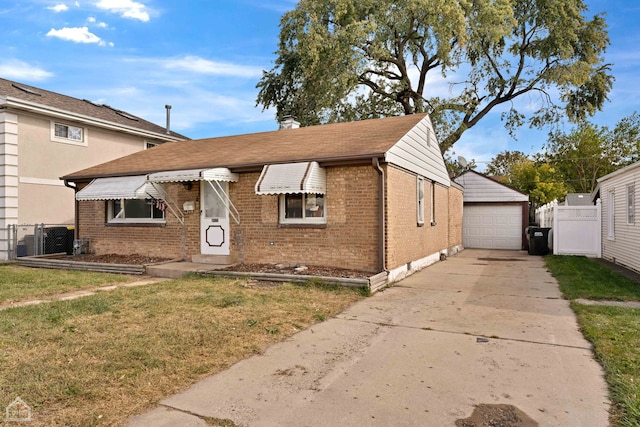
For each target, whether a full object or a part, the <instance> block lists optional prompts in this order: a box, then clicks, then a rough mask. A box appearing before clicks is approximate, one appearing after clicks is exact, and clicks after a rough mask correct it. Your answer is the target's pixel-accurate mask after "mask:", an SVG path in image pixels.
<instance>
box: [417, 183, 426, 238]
mask: <svg viewBox="0 0 640 427" xmlns="http://www.w3.org/2000/svg"><path fill="white" fill-rule="evenodd" d="M416 208H417V211H416V221H417V223H418V227H422V226H423V225H424V179H423V178H420V177H419V176H418V177H416Z"/></svg>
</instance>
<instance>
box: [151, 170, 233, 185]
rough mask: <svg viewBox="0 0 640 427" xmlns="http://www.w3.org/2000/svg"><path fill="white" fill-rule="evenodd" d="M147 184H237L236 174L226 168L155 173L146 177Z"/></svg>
mask: <svg viewBox="0 0 640 427" xmlns="http://www.w3.org/2000/svg"><path fill="white" fill-rule="evenodd" d="M147 181H149V182H185V181H228V182H237V181H238V174H237V173H233V172H231V171H230V170H229V169H227V168H213V169H185V170H179V171H166V172H156V173H152V174H149V175H148V176H147Z"/></svg>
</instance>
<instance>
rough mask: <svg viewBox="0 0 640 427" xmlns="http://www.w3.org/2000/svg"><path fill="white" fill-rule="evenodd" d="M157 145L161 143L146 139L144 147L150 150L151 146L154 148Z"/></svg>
mask: <svg viewBox="0 0 640 427" xmlns="http://www.w3.org/2000/svg"><path fill="white" fill-rule="evenodd" d="M157 145H159V144H156V143H155V142H149V141H145V142H144V149H145V150H148V149H149V148H153V147H155V146H157Z"/></svg>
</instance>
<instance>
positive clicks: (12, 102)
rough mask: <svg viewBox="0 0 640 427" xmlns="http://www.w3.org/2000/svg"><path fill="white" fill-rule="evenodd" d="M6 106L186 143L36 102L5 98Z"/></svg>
mask: <svg viewBox="0 0 640 427" xmlns="http://www.w3.org/2000/svg"><path fill="white" fill-rule="evenodd" d="M4 101H5V102H4V106H5V108H7V107H13V108H17V109H20V110H25V111H31V112H34V113H39V114H45V115H48V116H51V117H56V118H59V119H66V120H72V121H75V122H79V123H83V124H86V125H93V126H96V125H97V126H100V127H103V128H106V129H111V130H116V131H120V132H126V133H129V134H133V135H137V136H142V137H146V138H154V139H159V140H161V141H172V142H179V141H184V140H185V139H184V138H178V137H175V136H170V135H167V134H163V133H158V132H153V131H148V130H144V129H140V128H137V127H134V126H126V125H121V124H118V123H114V122H110V121H108V120H103V119H98V118H95V117H90V116H86V115H84V114H78V113H73V112H70V111H66V110H60V109H58V108H54V107H49V106H46V105H42V104H38V103H35V102H30V101H25V100H24V99H19V98H13V97H9V96H8V97H6V98H4Z"/></svg>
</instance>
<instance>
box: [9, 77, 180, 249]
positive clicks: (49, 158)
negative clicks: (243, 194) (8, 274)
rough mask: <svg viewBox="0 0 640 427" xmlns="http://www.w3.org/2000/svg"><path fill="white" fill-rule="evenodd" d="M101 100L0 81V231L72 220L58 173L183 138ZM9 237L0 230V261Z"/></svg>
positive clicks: (70, 197) (70, 199)
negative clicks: (26, 225) (8, 227)
mask: <svg viewBox="0 0 640 427" xmlns="http://www.w3.org/2000/svg"><path fill="white" fill-rule="evenodd" d="M185 139H187V138H185V137H184V136H182V135H179V134H177V133H174V132H167V130H166V129H165V128H163V127H161V126H158V125H155V124H153V123H150V122H148V121H146V120H143V119H141V118H139V117H136V116H133V115H131V114H129V113H126V112H124V111H121V110H118V109H115V108H113V107H110V106H107V105H100V104H95V103H93V102H91V101H88V100H83V99H77V98H72V97H69V96H65V95H61V94H58V93H54V92H50V91H47V90H44V89H40V88H36V87H33V86H28V85H25V84H22V83H17V82H13V81H9V80H5V79H0V234H4V233H5V232H6V231H5V230H6V227H7V226H8V225H10V224H34V223H45V224H71V223H73V221H74V217H75V212H74V191H73V190H71V189H69V188H66V187H65V186H64V183H63V182H62V181H60V179H59V178H60V176H62V175H65V174H68V173H70V172H72V171H75V170H79V169H83V168H86V167H89V166H92V165H96V164H99V163H103V162H105V161H108V160H112V159H115V158H119V157H122V156H125V155H128V154H131V153H134V152H136V151H141V150H144V149H145V148H148V147H150V146H154V145H158V144H161V143H164V142H167V141H181V140H185ZM6 250H7V241H6V239H5V236H4V235H0V259H6V255H7V252H6Z"/></svg>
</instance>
